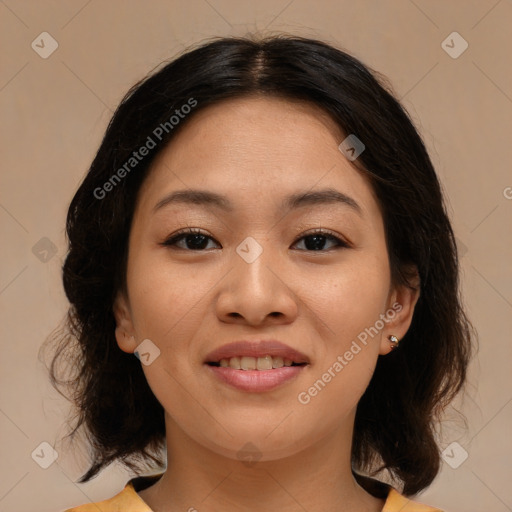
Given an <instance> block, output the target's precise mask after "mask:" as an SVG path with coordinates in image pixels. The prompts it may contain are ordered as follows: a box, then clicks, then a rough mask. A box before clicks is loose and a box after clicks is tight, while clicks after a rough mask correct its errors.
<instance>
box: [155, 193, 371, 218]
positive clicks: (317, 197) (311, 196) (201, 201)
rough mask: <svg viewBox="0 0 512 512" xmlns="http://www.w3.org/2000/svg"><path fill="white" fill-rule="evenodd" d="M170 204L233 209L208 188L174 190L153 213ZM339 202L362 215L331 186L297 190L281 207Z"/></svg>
mask: <svg viewBox="0 0 512 512" xmlns="http://www.w3.org/2000/svg"><path fill="white" fill-rule="evenodd" d="M171 204H189V205H190V204H194V205H199V206H214V207H215V208H218V209H220V210H224V211H226V212H232V211H233V210H234V207H233V204H232V203H231V201H230V200H229V199H228V198H227V197H225V196H222V195H220V194H217V193H215V192H211V191H208V190H197V189H188V190H176V191H174V192H171V193H170V194H168V195H167V196H165V197H164V198H162V199H161V200H160V201H158V203H156V205H155V206H154V208H153V212H154V213H155V212H156V211H157V210H160V209H161V208H163V207H165V206H168V205H171ZM329 204H341V205H345V206H348V207H350V208H351V209H352V210H354V211H355V212H356V213H358V214H359V215H361V216H362V209H361V207H360V206H359V204H358V203H357V202H356V201H355V200H354V199H352V198H351V197H350V196H348V195H346V194H344V193H342V192H339V191H338V190H336V189H333V188H325V189H321V190H313V191H308V192H299V193H296V194H292V195H290V196H287V197H286V198H285V199H284V201H283V203H282V205H281V207H282V208H283V209H284V210H287V211H288V210H294V209H297V208H300V207H303V206H311V205H329Z"/></svg>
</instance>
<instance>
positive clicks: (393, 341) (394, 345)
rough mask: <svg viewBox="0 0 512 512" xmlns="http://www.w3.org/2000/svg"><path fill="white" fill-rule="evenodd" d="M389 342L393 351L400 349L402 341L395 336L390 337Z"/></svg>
mask: <svg viewBox="0 0 512 512" xmlns="http://www.w3.org/2000/svg"><path fill="white" fill-rule="evenodd" d="M388 340H389V341H390V342H391V350H395V349H396V348H398V344H399V343H400V340H399V339H398V338H397V337H396V336H395V335H394V334H392V335H391V336H388Z"/></svg>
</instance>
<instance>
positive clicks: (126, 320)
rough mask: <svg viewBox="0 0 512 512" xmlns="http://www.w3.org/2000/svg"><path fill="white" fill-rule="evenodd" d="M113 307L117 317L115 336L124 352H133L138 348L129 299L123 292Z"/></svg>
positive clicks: (118, 295)
mask: <svg viewBox="0 0 512 512" xmlns="http://www.w3.org/2000/svg"><path fill="white" fill-rule="evenodd" d="M112 309H113V312H114V317H115V319H116V329H115V336H116V341H117V345H118V346H119V348H120V349H121V350H122V351H123V352H128V353H133V352H134V351H135V349H136V348H137V343H136V340H135V336H134V334H135V332H134V328H133V323H132V319H131V313H130V308H129V307H128V301H127V300H126V297H125V296H124V295H123V294H122V293H121V292H119V293H118V294H117V297H116V299H115V301H114V305H113V308H112Z"/></svg>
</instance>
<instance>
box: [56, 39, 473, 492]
mask: <svg viewBox="0 0 512 512" xmlns="http://www.w3.org/2000/svg"><path fill="white" fill-rule="evenodd" d="M385 84H386V80H385V79H384V78H383V77H382V76H381V75H379V74H378V73H377V72H375V71H370V70H369V69H368V68H367V67H366V66H365V65H363V64H362V63H361V62H360V61H359V60H357V59H356V58H354V57H352V56H350V55H349V54H347V53H345V52H343V51H341V50H339V49H336V48H334V47H333V46H331V45H329V44H326V43H324V42H321V41H317V40H312V39H306V38H301V37H294V36H285V35H280V36H273V37H267V38H263V39H259V40H258V39H257V38H216V39H214V40H213V41H209V42H207V43H203V44H202V45H201V46H198V47H197V48H195V49H193V50H189V51H188V52H186V53H184V54H182V55H181V56H179V57H178V58H176V59H175V60H173V61H171V62H170V63H167V64H165V65H164V66H163V67H162V68H161V69H159V70H158V71H156V72H153V73H152V74H151V76H149V77H147V78H145V79H144V80H142V81H141V82H139V83H138V84H136V85H135V86H134V87H132V89H131V90H130V91H129V92H128V93H127V94H126V96H125V97H124V99H123V100H122V101H121V103H120V105H119V106H118V108H117V110H116V112H115V114H114V116H113V118H112V120H111V122H110V124H109V126H108V128H107V130H106V133H105V136H104V138H103V141H102V143H101V145H100V147H99V150H98V152H97V154H96V157H95V158H94V160H93V162H92V165H91V167H90V169H89V171H88V173H87V175H86V176H85V178H84V180H83V182H82V184H81V185H80V187H79V189H78V191H77V192H76V194H75V196H74V197H73V200H72V202H71V205H70V207H69V211H68V216H67V226H66V227H67V236H68V239H69V252H68V254H67V257H66V260H65V264H64V266H63V282H64V288H65V292H66V295H67V297H68V299H69V302H70V303H71V307H70V309H69V312H68V316H67V319H66V325H65V327H64V331H63V332H62V333H61V334H62V335H61V336H56V337H55V338H56V339H58V340H59V343H57V344H56V349H55V353H54V356H53V359H52V361H51V365H50V368H49V370H50V377H51V380H52V383H53V385H54V386H55V387H56V388H57V389H59V387H61V386H63V385H65V386H66V387H67V389H68V396H70V399H71V400H72V402H73V403H74V404H75V406H76V412H77V414H76V417H75V420H76V421H75V426H74V429H73V431H72V432H71V433H70V434H68V437H69V436H71V437H73V436H74V435H75V433H76V432H77V430H78V429H79V427H81V426H83V427H85V433H86V436H87V440H88V444H89V447H90V450H91V453H90V456H91V461H92V463H91V466H90V468H89V470H88V471H87V472H86V473H85V475H83V476H82V477H81V479H80V480H79V482H86V481H88V480H90V479H91V478H92V477H94V476H95V475H96V474H97V473H98V472H99V471H100V470H102V469H103V468H104V467H106V466H108V465H109V464H110V463H112V462H114V461H116V460H119V461H121V462H122V463H123V464H124V465H125V466H126V467H128V468H130V469H132V470H136V471H140V468H141V463H148V462H149V463H156V464H157V465H158V466H162V464H163V462H162V459H161V455H162V449H163V448H164V447H165V424H164V412H163V408H162V406H161V405H160V403H159V402H158V401H157V400H156V398H155V396H154V395H153V393H152V391H151V390H150V388H149V386H148V384H147V382H146V379H145V376H144V373H143V371H142V368H141V364H140V362H139V360H138V359H137V358H136V357H134V356H133V355H132V354H127V353H125V352H123V351H121V350H120V349H119V347H118V346H117V344H116V340H115V337H114V329H115V320H114V316H113V312H112V306H113V301H114V298H115V296H116V292H117V291H118V290H120V289H122V290H125V285H126V281H125V277H126V261H127V250H128V245H127V241H128V235H129V232H130V227H131V222H132V217H133V212H134V205H135V201H136V198H137V193H138V191H139V189H140V187H141V184H142V182H143V181H144V179H145V177H146V176H147V173H148V170H149V169H150V168H151V162H152V161H153V160H154V158H155V156H156V155H157V154H158V153H159V152H160V151H161V150H162V148H163V147H165V145H166V144H167V143H172V138H173V137H174V135H175V134H176V133H177V131H178V130H180V129H181V128H182V127H183V126H186V124H187V121H188V120H189V119H190V118H191V117H193V115H194V113H195V112H198V111H200V110H201V109H203V108H205V107H206V106H208V105H211V104H214V103H218V102H220V101H222V100H225V99H229V98H236V97H244V96H250V95H255V94H257V95H264V96H265V95H266V96H270V97H278V98H286V99H293V100H299V101H304V102H309V103H312V104H314V105H316V106H318V107H320V108H321V109H323V111H325V112H326V113H327V114H328V115H329V116H330V117H331V118H332V119H333V120H334V121H335V122H336V123H337V125H338V126H339V127H340V129H341V130H342V132H343V133H345V134H347V135H348V134H355V135H356V136H357V137H358V139H360V140H361V141H362V142H363V143H364V145H365V150H364V152H363V153H362V154H361V155H360V156H359V157H358V159H357V161H356V162H354V163H355V164H356V165H357V167H358V168H359V170H360V172H362V173H364V174H365V175H366V176H367V177H368V178H369V181H370V183H371V186H372V187H373V189H374V191H375V193H376V196H377V198H378V201H379V204H380V207H381V211H382V214H383V218H384V225H385V235H386V241H387V244H388V252H389V261H390V269H391V275H392V278H393V281H394V282H395V283H401V284H407V285H410V286H412V284H411V275H410V274H409V273H408V270H409V269H410V268H411V265H414V266H416V268H417V269H418V272H419V277H420V281H421V285H420V286H421V294H420V298H419V300H418V303H417V305H416V309H415V312H414V316H413V319H412V324H411V326H410V328H409V331H408V332H407V334H406V336H405V337H404V339H403V340H401V343H400V348H399V349H398V350H395V351H394V352H392V353H391V354H389V355H387V356H385V357H379V360H378V362H377V367H376V370H375V372H374V375H373V377H372V379H371V382H370V384H369V386H368V388H367V390H366V391H365V393H364V395H363V396H362V398H361V400H360V402H359V404H358V407H357V413H356V419H355V428H354V438H353V448H352V465H353V469H354V470H355V471H361V472H367V473H368V474H370V475H375V474H376V473H377V472H378V471H379V470H382V469H387V470H388V471H389V474H390V475H391V477H392V478H394V479H395V480H396V481H398V482H400V483H402V484H403V491H402V492H403V493H404V494H406V495H412V494H415V493H417V492H419V491H420V490H422V489H424V488H425V487H426V486H428V485H429V484H430V483H431V482H432V480H433V479H434V478H435V476H436V474H437V473H438V471H439V466H440V450H439V447H438V446H437V444H436V438H435V428H436V425H437V423H438V421H439V419H440V413H441V412H442V411H443V409H444V408H445V407H446V405H447V404H448V403H449V402H450V401H451V400H452V398H453V397H454V396H455V395H456V393H457V392H459V390H460V389H461V388H462V386H463V384H464V381H465V378H466V369H467V365H468V361H469V359H470V355H471V352H472V349H471V340H472V337H473V330H472V327H471V324H470V323H469V321H468V319H467V318H466V316H465V313H464V311H463V308H462V306H461V299H460V294H459V277H458V259H457V248H456V244H455V240H454V235H453V232H452V228H451V225H450V222H449V219H448V216H447V213H446V208H445V206H444V201H443V196H442V192H441V189H440V185H439V182H438V179H437V177H436V173H435V171H434V168H433V166H432V163H431V161H430V158H429V156H428V154H427V151H426V149H425V146H424V144H423V142H422V139H421V137H420V136H419V134H418V133H417V131H416V129H415V127H414V125H413V123H412V121H411V120H410V118H409V116H408V114H407V113H406V111H405V110H404V108H403V107H402V106H401V105H400V103H399V102H398V101H397V100H396V99H395V97H394V94H393V93H392V92H391V91H392V90H391V88H390V86H389V85H385ZM191 99H192V100H193V102H196V103H195V104H194V105H195V106H194V108H193V109H192V110H193V111H192V112H190V114H189V115H187V116H186V118H185V119H180V121H179V124H177V126H175V127H174V126H173V127H171V124H173V123H169V120H170V118H171V116H172V115H173V114H174V113H175V112H176V110H177V109H178V110H180V109H181V108H182V106H183V105H186V104H188V105H191V104H192V102H191ZM189 110H190V109H189ZM180 111H181V112H183V111H182V110H180ZM165 123H167V125H166V124H165ZM158 126H160V127H161V126H166V127H167V130H163V129H161V130H160V131H161V133H160V131H159V132H158V133H159V137H156V136H155V129H156V128H157V127H158ZM148 137H151V138H152V139H153V141H154V142H155V147H154V148H152V149H151V150H150V151H149V153H148V154H147V155H146V156H145V157H144V158H142V159H141V160H140V161H137V163H136V165H133V166H132V167H133V168H130V169H129V171H127V172H125V173H121V174H122V179H119V180H117V179H116V180H113V178H112V177H113V176H114V174H116V173H117V175H118V177H119V172H118V170H119V169H121V168H123V166H125V167H124V168H125V170H127V169H128V168H127V167H126V162H128V161H129V159H130V158H132V157H133V152H134V151H137V150H138V149H139V148H140V147H142V146H143V145H147V141H148ZM157 139H158V140H157ZM132 163H135V162H132ZM107 182H109V183H110V184H111V185H107V186H106V187H105V184H106V183H107ZM107 189H108V190H107ZM98 190H103V192H98ZM104 192H105V193H104ZM66 355H67V359H66V360H67V361H68V362H70V364H71V367H72V368H73V369H74V371H75V372H74V375H73V376H72V378H71V377H70V378H68V379H67V380H60V379H59V378H58V376H57V375H58V369H59V360H61V359H62V358H64V357H65V356H66Z"/></svg>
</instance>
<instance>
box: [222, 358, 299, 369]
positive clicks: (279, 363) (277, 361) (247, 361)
mask: <svg viewBox="0 0 512 512" xmlns="http://www.w3.org/2000/svg"><path fill="white" fill-rule="evenodd" d="M292 363H293V361H292V360H291V359H286V358H285V359H283V358H282V357H278V356H276V357H272V356H265V357H249V356H242V357H231V358H229V359H221V360H220V361H219V366H221V367H222V368H233V369H234V370H272V369H273V368H282V367H283V366H291V365H292Z"/></svg>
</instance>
